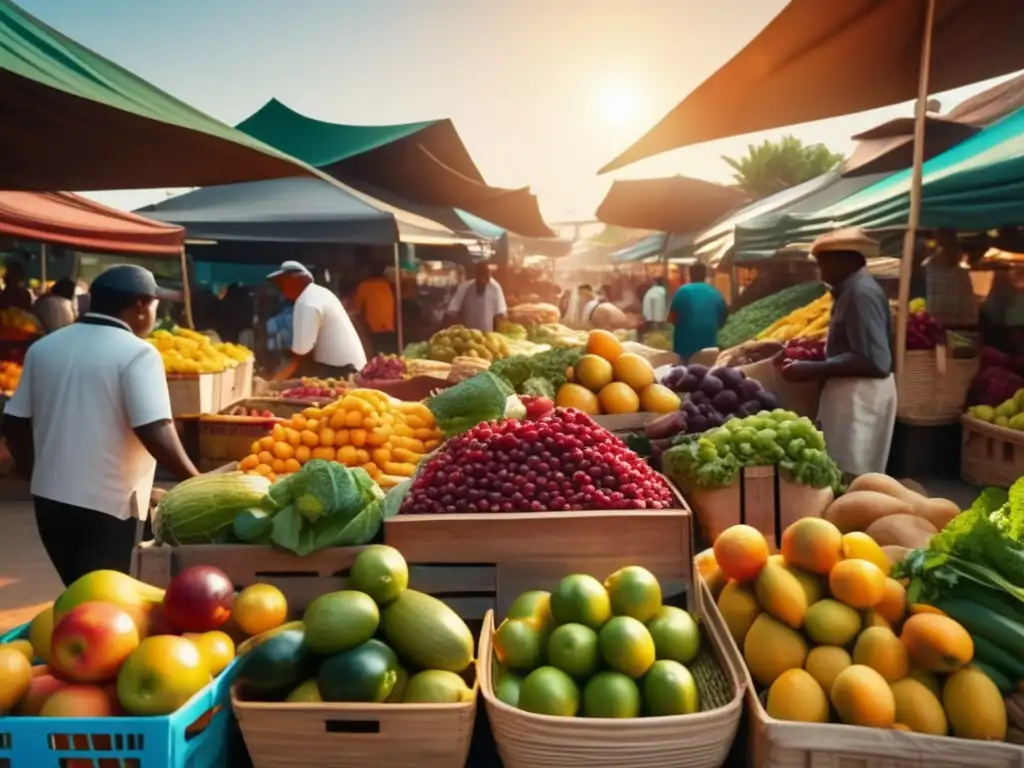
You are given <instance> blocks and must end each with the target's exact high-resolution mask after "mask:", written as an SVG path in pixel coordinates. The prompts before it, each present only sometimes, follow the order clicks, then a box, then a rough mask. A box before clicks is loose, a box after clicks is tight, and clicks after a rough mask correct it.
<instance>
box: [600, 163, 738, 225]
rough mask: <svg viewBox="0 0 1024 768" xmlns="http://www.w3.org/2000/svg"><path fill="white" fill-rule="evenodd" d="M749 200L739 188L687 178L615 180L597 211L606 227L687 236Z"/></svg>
mask: <svg viewBox="0 0 1024 768" xmlns="http://www.w3.org/2000/svg"><path fill="white" fill-rule="evenodd" d="M748 201H749V197H748V196H747V195H746V194H745V193H744V192H743V191H741V190H739V189H737V188H736V187H727V186H724V185H722V184H713V183H712V182H710V181H703V180H701V179H691V178H688V177H686V176H667V177H665V178H659V179H628V180H622V181H615V182H613V183H612V186H611V189H609V190H608V194H607V195H605V198H604V200H602V201H601V205H599V206H598V208H597V218H598V220H600V221H603V222H604V223H606V224H612V225H615V226H619V227H629V228H632V229H654V230H658V231H660V232H673V233H677V234H685V233H688V232H693V231H694V230H698V229H701V228H703V227H706V226H707V225H708V224H710V223H712V222H713V221H715V220H716V219H719V218H721V217H722V216H723V215H725V214H726V213H728V212H729V211H731V210H734V209H735V208H737V207H739V206H740V205H743V204H744V203H746V202H748Z"/></svg>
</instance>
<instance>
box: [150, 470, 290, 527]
mask: <svg viewBox="0 0 1024 768" xmlns="http://www.w3.org/2000/svg"><path fill="white" fill-rule="evenodd" d="M269 490H270V480H268V479H267V478H265V477H262V476H261V475H247V474H245V473H244V472H225V473H221V474H209V475H200V476H199V477H193V478H190V479H188V480H186V481H184V482H183V483H179V484H178V485H176V486H174V488H172V489H171V490H169V491H168V492H167V495H166V496H164V498H163V499H161V501H160V503H159V504H158V505H157V508H156V514H155V515H154V517H153V537H154V538H155V539H156V542H157V544H171V545H182V544H211V543H214V542H216V541H217V540H218V537H220V536H221V535H222V534H223V533H225V532H227V531H229V530H231V528H232V526H233V525H234V523H235V517H236V516H237V515H238V513H239V512H241V511H242V510H243V509H251V508H253V507H258V506H261V505H263V504H264V503H266V502H265V501H264V499H265V497H266V495H267V491H269Z"/></svg>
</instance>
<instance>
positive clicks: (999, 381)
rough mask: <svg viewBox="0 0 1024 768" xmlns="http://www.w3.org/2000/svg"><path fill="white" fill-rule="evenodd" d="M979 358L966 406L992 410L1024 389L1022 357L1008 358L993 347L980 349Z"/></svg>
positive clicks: (1023, 359) (968, 391) (1023, 363)
mask: <svg viewBox="0 0 1024 768" xmlns="http://www.w3.org/2000/svg"><path fill="white" fill-rule="evenodd" d="M979 358H980V367H979V370H978V373H977V374H976V375H975V376H974V379H973V380H972V381H971V386H970V389H968V390H967V405H968V406H973V405H988V406H992V407H993V408H994V407H995V406H997V405H999V404H1000V403H1002V402H1004V401H1006V400H1008V399H1010V398H1012V397H1014V395H1015V394H1016V393H1017V390H1019V389H1024V357H1021V356H1018V357H1010V355H1008V354H1006V353H1005V352H1002V351H1001V350H999V349H996V348H995V347H982V348H981V352H980V355H979ZM971 415H972V416H973V415H974V414H971Z"/></svg>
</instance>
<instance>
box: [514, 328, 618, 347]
mask: <svg viewBox="0 0 1024 768" xmlns="http://www.w3.org/2000/svg"><path fill="white" fill-rule="evenodd" d="M527 332H528V336H529V340H530V341H532V342H534V343H535V344H547V345H549V346H551V347H553V348H555V349H570V348H572V347H582V346H583V345H584V344H586V343H587V332H586V331H577V330H574V329H572V328H570V327H569V326H567V325H562V324H561V323H546V324H544V325H536V326H529V327H528V328H527ZM617 336H618V334H616V337H617Z"/></svg>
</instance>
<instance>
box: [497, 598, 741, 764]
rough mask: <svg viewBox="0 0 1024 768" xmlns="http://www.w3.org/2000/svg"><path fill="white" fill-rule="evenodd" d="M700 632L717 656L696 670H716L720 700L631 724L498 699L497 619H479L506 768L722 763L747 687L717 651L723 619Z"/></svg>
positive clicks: (705, 697)
mask: <svg viewBox="0 0 1024 768" xmlns="http://www.w3.org/2000/svg"><path fill="white" fill-rule="evenodd" d="M703 599H704V600H710V599H711V598H710V597H705V598H703ZM705 628H706V630H707V634H706V635H705V637H704V643H705V645H704V647H705V648H707V647H708V645H710V646H711V647H712V648H713V649H714V652H713V653H712V652H708V651H703V650H702V652H701V654H702V655H701V656H700V657H698V659H697V661H695V662H694V665H696V664H702V663H703V664H710V665H714V668H715V669H716V670H717V674H718V675H720V677H721V680H720V682H719V685H718V686H716V687H720V688H721V691H718V692H716V693H717V695H706V692H705V691H703V690H702V691H701V698H702V711H701V712H700V713H699V714H695V715H681V716H677V717H642V718H637V719H635V720H608V719H591V718H582V717H571V718H570V717H549V716H546V715H534V714H531V713H529V712H523V711H522V710H519V709H516V708H514V707H510V706H508V705H507V704H505V703H503V702H501V701H499V700H498V699H497V698H496V697H495V695H494V687H493V684H492V669H491V667H492V654H491V635H492V634H493V632H494V615H493V613H492V614H490V615H489V616H488V617H487V618H486V619H485V620H484V629H483V632H482V633H481V635H480V654H479V658H478V659H477V677H478V678H479V679H480V690H481V692H482V694H483V697H484V703H485V705H486V707H487V715H488V717H489V719H490V721H491V730H492V731H493V732H494V740H495V743H496V744H497V746H498V752H499V754H500V755H501V760H502V763H503V765H505V768H552V766H557V767H558V768H592V766H615V768H691V767H692V768H697V767H698V766H699V767H700V768H704V767H705V766H707V767H708V768H711V766H716V767H717V766H720V765H723V764H724V763H725V761H726V758H727V757H728V755H729V749H730V748H731V746H732V743H733V740H734V739H735V737H736V732H737V730H738V727H739V722H740V716H741V715H742V699H743V692H744V687H743V684H742V683H741V682H740V672H739V670H738V669H737V668H736V667H735V666H734V665H733V664H732V663H731V662H730V661H729V658H728V656H726V655H725V654H723V653H722V652H721V646H722V643H723V642H725V640H724V634H726V630H725V625H724V623H722V621H721V618H720V617H719V619H718V620H717V621H716V622H713V621H708V622H705ZM705 654H706V655H705ZM705 701H706V704H705ZM704 706H707V708H706V709H705V708H704Z"/></svg>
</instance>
